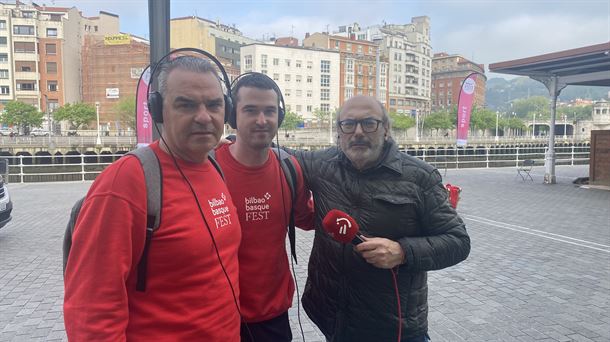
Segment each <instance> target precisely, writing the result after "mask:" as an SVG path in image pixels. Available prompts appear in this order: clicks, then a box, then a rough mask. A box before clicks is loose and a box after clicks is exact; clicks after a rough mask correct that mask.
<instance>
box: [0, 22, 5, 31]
mask: <svg viewBox="0 0 610 342" xmlns="http://www.w3.org/2000/svg"><path fill="white" fill-rule="evenodd" d="M0 30H6V20H0Z"/></svg>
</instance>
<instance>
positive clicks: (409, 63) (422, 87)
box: [335, 16, 432, 114]
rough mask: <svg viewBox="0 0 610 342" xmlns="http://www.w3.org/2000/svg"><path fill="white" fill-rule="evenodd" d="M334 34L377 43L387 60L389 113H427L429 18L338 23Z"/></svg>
mask: <svg viewBox="0 0 610 342" xmlns="http://www.w3.org/2000/svg"><path fill="white" fill-rule="evenodd" d="M335 34H336V35H340V36H344V37H348V38H352V39H358V40H369V41H372V42H377V43H379V44H380V46H381V52H382V56H384V57H385V58H386V59H387V61H388V63H389V65H388V66H389V70H388V92H389V105H388V108H389V110H390V111H391V112H396V113H405V114H406V113H410V112H411V111H412V110H418V111H419V112H420V113H423V114H425V113H429V112H430V89H431V75H432V71H431V69H432V66H431V65H432V47H431V44H430V18H428V17H427V16H420V17H413V18H411V23H409V24H404V25H397V24H384V25H378V26H371V27H368V28H361V27H360V26H359V25H358V24H357V23H354V24H352V25H346V26H340V27H339V32H336V33H335Z"/></svg>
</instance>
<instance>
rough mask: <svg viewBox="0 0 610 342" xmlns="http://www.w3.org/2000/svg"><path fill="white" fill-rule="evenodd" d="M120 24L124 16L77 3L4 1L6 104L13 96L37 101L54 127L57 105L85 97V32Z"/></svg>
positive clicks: (0, 82)
mask: <svg viewBox="0 0 610 342" xmlns="http://www.w3.org/2000/svg"><path fill="white" fill-rule="evenodd" d="M118 27H119V20H118V16H116V15H114V14H110V13H107V12H100V14H99V16H97V17H92V18H87V17H83V16H82V14H81V12H80V11H79V10H78V9H77V8H75V7H73V8H66V7H48V6H39V5H37V4H35V3H31V4H26V3H23V2H15V3H0V108H2V107H4V105H5V104H6V103H7V102H8V101H11V100H16V101H20V102H24V103H27V104H31V105H34V106H36V107H37V108H39V110H41V111H42V112H43V113H45V114H46V115H45V116H44V122H43V124H42V128H43V129H45V130H51V124H52V123H53V121H52V118H51V116H52V115H51V114H52V112H53V111H54V110H55V109H57V108H59V107H61V106H63V105H64V104H66V103H73V102H79V101H82V100H83V97H82V75H83V69H82V56H81V54H82V46H83V42H84V37H85V36H87V35H102V34H104V33H105V32H118ZM66 66H69V67H66ZM54 126H55V127H53V130H57V129H59V125H57V123H55V125H54Z"/></svg>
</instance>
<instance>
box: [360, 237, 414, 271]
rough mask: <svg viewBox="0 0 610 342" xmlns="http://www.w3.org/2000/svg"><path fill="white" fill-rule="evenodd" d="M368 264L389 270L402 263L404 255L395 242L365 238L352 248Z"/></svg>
mask: <svg viewBox="0 0 610 342" xmlns="http://www.w3.org/2000/svg"><path fill="white" fill-rule="evenodd" d="M354 249H355V250H356V251H357V252H358V253H360V255H362V257H363V258H364V259H365V260H366V262H368V263H369V264H371V265H373V266H375V267H378V268H386V269H391V268H394V267H396V266H398V265H400V264H402V263H403V261H404V257H405V253H404V251H403V250H402V247H400V244H399V243H398V242H396V241H392V240H389V239H385V238H366V240H365V241H364V242H362V243H360V244H358V245H357V246H355V248H354Z"/></svg>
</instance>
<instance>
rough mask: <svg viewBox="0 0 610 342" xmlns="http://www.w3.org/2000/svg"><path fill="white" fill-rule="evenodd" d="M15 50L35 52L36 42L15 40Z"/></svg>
mask: <svg viewBox="0 0 610 342" xmlns="http://www.w3.org/2000/svg"><path fill="white" fill-rule="evenodd" d="M15 52H22V53H35V52H36V44H35V43H32V42H15Z"/></svg>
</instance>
